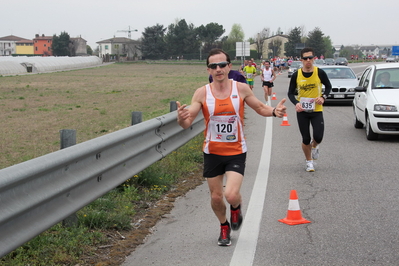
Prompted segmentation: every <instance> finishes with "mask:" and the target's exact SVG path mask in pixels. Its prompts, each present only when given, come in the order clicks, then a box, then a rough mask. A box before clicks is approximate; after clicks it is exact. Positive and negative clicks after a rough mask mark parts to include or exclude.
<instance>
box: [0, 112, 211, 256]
mask: <svg viewBox="0 0 399 266" xmlns="http://www.w3.org/2000/svg"><path fill="white" fill-rule="evenodd" d="M176 115H177V114H176V111H174V112H171V113H168V114H166V115H163V116H160V117H157V118H154V119H151V120H148V121H145V122H142V123H140V124H137V125H134V126H131V127H128V128H125V129H122V130H119V131H116V132H113V133H110V134H107V135H104V136H101V137H98V138H95V139H92V140H89V141H86V142H83V143H80V144H77V145H74V146H71V147H68V148H65V149H62V150H59V151H56V152H53V153H49V154H46V155H44V156H41V157H38V158H35V159H32V160H29V161H26V162H23V163H20V164H16V165H13V166H11V167H8V168H4V169H2V170H0V257H2V256H4V255H6V254H8V253H9V252H11V251H13V250H14V249H16V248H18V247H19V246H21V245H22V244H24V243H25V242H27V241H28V240H30V239H32V238H33V237H35V236H37V235H39V234H40V233H41V232H43V231H45V230H47V229H48V228H50V227H51V226H53V225H54V224H56V223H58V222H60V221H61V220H63V219H64V218H66V217H68V216H69V215H71V214H73V213H74V212H76V211H78V210H79V209H81V208H82V207H84V206H86V205H87V204H89V203H90V202H92V201H94V200H95V199H97V198H99V197H101V196H102V195H104V194H106V193H107V192H108V191H110V190H112V189H113V188H115V187H116V186H118V185H120V184H122V183H123V182H124V181H125V180H127V179H129V178H131V177H132V176H134V175H135V174H137V173H139V172H140V171H142V170H144V169H145V168H147V167H148V166H150V165H151V164H153V163H155V162H156V161H158V160H160V159H162V158H164V157H165V156H166V155H167V154H169V153H171V152H173V151H174V150H176V149H178V148H179V147H181V146H183V145H184V144H185V143H187V142H188V141H189V140H190V139H192V138H193V137H195V136H196V135H198V134H199V133H201V132H202V131H203V130H204V128H205V126H204V122H203V116H202V114H200V115H198V117H197V118H196V120H195V121H194V123H193V125H192V126H191V127H190V128H188V129H186V130H184V129H182V128H181V127H180V126H179V125H178V124H177V121H176Z"/></svg>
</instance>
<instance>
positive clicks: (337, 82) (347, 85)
mask: <svg viewBox="0 0 399 266" xmlns="http://www.w3.org/2000/svg"><path fill="white" fill-rule="evenodd" d="M318 67H319V68H321V69H323V70H324V72H326V73H327V76H328V78H329V79H330V82H331V85H332V89H331V92H330V94H329V95H328V98H327V99H326V102H336V101H338V102H352V101H353V98H354V97H355V88H356V87H357V84H358V79H357V77H356V74H355V73H354V72H353V70H352V69H351V68H350V67H347V66H327V65H324V66H318ZM323 89H324V86H323Z"/></svg>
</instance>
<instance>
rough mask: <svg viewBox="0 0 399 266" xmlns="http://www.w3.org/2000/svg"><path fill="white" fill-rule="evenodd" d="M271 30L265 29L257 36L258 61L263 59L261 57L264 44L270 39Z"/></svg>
mask: <svg viewBox="0 0 399 266" xmlns="http://www.w3.org/2000/svg"><path fill="white" fill-rule="evenodd" d="M269 34H270V28H263V29H262V30H261V31H260V32H258V34H257V35H256V36H255V38H254V39H255V42H256V51H257V52H258V57H259V58H258V59H261V58H260V56H261V55H263V43H264V42H265V40H266V39H267V38H268V37H269Z"/></svg>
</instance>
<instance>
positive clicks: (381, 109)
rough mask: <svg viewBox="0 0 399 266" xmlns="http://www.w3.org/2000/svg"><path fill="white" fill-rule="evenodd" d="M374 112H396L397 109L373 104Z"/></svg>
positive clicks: (393, 106)
mask: <svg viewBox="0 0 399 266" xmlns="http://www.w3.org/2000/svg"><path fill="white" fill-rule="evenodd" d="M374 111H378V112H397V111H398V109H397V108H396V106H395V105H387V104H375V105H374Z"/></svg>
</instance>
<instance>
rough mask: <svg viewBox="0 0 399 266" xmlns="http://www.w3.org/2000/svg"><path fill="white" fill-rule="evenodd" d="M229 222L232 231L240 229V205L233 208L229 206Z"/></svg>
mask: <svg viewBox="0 0 399 266" xmlns="http://www.w3.org/2000/svg"><path fill="white" fill-rule="evenodd" d="M230 223H231V229H233V230H234V231H236V230H238V229H240V227H241V224H242V214H241V206H238V207H237V209H235V210H234V209H233V208H232V207H230Z"/></svg>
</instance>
